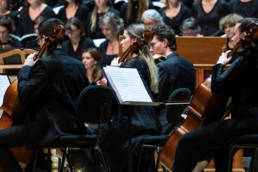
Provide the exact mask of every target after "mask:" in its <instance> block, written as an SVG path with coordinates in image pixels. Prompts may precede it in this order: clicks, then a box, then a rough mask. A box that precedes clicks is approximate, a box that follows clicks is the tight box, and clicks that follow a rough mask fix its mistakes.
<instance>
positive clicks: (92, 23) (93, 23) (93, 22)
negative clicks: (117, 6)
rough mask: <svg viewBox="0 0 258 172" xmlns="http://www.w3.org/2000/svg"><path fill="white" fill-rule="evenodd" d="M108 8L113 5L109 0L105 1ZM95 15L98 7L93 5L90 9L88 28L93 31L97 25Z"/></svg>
mask: <svg viewBox="0 0 258 172" xmlns="http://www.w3.org/2000/svg"><path fill="white" fill-rule="evenodd" d="M106 3H107V4H106V5H107V7H108V10H109V9H110V8H111V7H113V4H112V2H111V1H110V0H107V2H106ZM97 16H98V7H97V6H96V5H95V6H94V8H93V11H92V15H91V25H90V30H91V31H93V30H94V29H95V28H96V25H97Z"/></svg>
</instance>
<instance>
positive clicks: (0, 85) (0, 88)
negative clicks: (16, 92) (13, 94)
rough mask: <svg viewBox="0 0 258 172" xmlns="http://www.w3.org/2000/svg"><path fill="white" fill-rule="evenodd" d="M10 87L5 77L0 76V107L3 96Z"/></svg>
mask: <svg viewBox="0 0 258 172" xmlns="http://www.w3.org/2000/svg"><path fill="white" fill-rule="evenodd" d="M9 85H10V81H9V78H8V76H7V75H0V107H2V105H3V100H4V94H5V91H6V90H7V88H8V87H9Z"/></svg>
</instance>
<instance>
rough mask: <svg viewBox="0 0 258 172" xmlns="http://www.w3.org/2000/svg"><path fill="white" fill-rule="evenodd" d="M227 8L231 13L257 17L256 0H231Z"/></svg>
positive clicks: (257, 6) (257, 7)
mask: <svg viewBox="0 0 258 172" xmlns="http://www.w3.org/2000/svg"><path fill="white" fill-rule="evenodd" d="M229 8H230V12H231V13H237V14H239V15H241V16H243V17H253V18H258V10H257V9H258V1H257V0H231V1H230V2H229Z"/></svg>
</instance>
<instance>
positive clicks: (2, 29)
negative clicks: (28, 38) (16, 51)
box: [0, 16, 22, 49]
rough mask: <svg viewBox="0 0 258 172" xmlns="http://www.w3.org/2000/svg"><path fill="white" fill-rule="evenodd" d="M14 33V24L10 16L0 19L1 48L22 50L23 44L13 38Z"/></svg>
mask: <svg viewBox="0 0 258 172" xmlns="http://www.w3.org/2000/svg"><path fill="white" fill-rule="evenodd" d="M13 32H14V22H13V20H12V19H11V18H10V17H8V16H1V17H0V48H1V49H6V48H7V49H8V48H22V44H21V42H20V41H19V40H18V39H16V38H15V37H13V36H11V33H13Z"/></svg>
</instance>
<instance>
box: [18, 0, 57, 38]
mask: <svg viewBox="0 0 258 172" xmlns="http://www.w3.org/2000/svg"><path fill="white" fill-rule="evenodd" d="M39 16H42V17H44V18H45V19H48V18H53V17H56V15H55V13H54V11H53V9H52V8H51V7H50V6H48V5H47V4H46V3H44V2H43V1H42V0H27V4H26V5H25V6H23V8H22V10H21V12H20V15H19V18H18V23H17V28H16V33H17V35H18V36H23V35H25V34H30V33H34V21H35V20H36V19H37V17H39Z"/></svg>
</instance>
